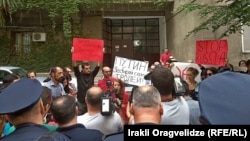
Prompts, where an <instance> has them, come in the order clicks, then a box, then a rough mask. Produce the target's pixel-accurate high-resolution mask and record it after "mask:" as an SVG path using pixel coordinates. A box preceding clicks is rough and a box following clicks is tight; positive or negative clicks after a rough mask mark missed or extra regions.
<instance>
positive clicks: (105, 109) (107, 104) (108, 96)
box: [101, 80, 117, 116]
mask: <svg viewBox="0 0 250 141" xmlns="http://www.w3.org/2000/svg"><path fill="white" fill-rule="evenodd" d="M106 86H107V88H108V89H107V91H106V92H104V95H103V97H102V105H101V114H102V115H103V116H109V115H111V114H112V113H114V112H115V109H116V107H117V104H116V103H115V102H114V98H112V95H113V94H114V95H115V93H116V92H117V90H116V89H113V90H110V87H111V86H112V81H111V80H107V81H106Z"/></svg>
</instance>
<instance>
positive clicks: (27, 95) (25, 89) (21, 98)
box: [0, 78, 42, 114]
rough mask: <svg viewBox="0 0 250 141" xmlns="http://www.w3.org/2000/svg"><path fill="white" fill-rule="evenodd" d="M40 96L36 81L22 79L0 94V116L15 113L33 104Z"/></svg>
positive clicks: (40, 86)
mask: <svg viewBox="0 0 250 141" xmlns="http://www.w3.org/2000/svg"><path fill="white" fill-rule="evenodd" d="M41 94H42V85H41V83H40V82H39V81H38V80H37V79H28V78H23V79H21V80H18V81H17V82H14V83H12V84H11V85H9V86H8V87H7V88H5V89H4V90H3V91H2V92H1V93H0V114H9V113H15V112H18V111H20V110H22V109H25V108H27V107H29V106H31V105H32V104H35V103H36V102H37V101H38V100H39V98H40V96H41Z"/></svg>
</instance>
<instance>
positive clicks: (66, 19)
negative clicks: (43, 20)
mask: <svg viewBox="0 0 250 141" xmlns="http://www.w3.org/2000/svg"><path fill="white" fill-rule="evenodd" d="M167 1H168V0H130V1H128V0H0V8H1V10H2V11H5V12H7V13H8V15H10V16H11V12H13V10H37V11H45V12H48V13H49V15H48V16H49V17H50V18H51V20H52V29H53V30H54V31H55V28H56V19H61V20H62V21H63V31H64V35H65V37H71V36H72V33H71V32H72V28H71V26H72V25H71V16H72V15H73V14H79V11H81V10H85V11H83V12H88V11H90V10H103V8H102V6H104V5H105V6H106V5H108V4H114V3H143V2H152V3H154V4H155V5H159V6H161V5H162V4H163V3H165V2H167ZM97 6H99V7H98V8H99V9H95V8H97ZM82 7H84V8H82ZM81 12H82V11H81ZM1 14H3V13H0V26H1V25H4V23H5V19H6V18H5V15H7V14H5V15H1Z"/></svg>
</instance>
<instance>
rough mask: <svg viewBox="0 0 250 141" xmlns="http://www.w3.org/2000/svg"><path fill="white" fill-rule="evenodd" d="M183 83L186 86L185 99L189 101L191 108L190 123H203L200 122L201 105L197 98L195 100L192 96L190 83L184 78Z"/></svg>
mask: <svg viewBox="0 0 250 141" xmlns="http://www.w3.org/2000/svg"><path fill="white" fill-rule="evenodd" d="M182 83H183V85H184V87H185V90H186V92H185V94H184V96H183V97H184V99H185V100H186V101H187V104H188V108H189V124H190V125H201V123H200V120H199V118H200V106H199V103H198V101H197V100H194V99H193V98H192V97H191V93H190V91H189V85H188V83H187V82H186V81H184V80H182Z"/></svg>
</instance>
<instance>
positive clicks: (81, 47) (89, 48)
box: [72, 38, 104, 62]
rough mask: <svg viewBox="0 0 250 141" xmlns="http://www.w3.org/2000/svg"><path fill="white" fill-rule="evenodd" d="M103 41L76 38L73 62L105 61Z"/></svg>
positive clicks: (74, 40)
mask: <svg viewBox="0 0 250 141" xmlns="http://www.w3.org/2000/svg"><path fill="white" fill-rule="evenodd" d="M103 46H104V42H103V40H97V39H83V38H74V39H73V47H74V51H73V53H72V60H73V61H83V60H87V61H100V62H102V60H103Z"/></svg>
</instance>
